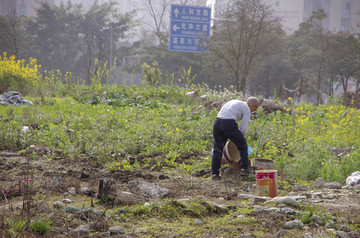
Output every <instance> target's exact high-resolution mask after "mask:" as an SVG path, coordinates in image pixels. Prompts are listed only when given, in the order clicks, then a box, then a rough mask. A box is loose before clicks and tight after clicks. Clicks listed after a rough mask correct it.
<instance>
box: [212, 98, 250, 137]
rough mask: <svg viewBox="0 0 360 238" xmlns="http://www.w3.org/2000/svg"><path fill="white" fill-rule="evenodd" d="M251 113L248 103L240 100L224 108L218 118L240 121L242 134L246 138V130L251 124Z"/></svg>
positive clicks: (229, 102) (229, 103) (227, 104)
mask: <svg viewBox="0 0 360 238" xmlns="http://www.w3.org/2000/svg"><path fill="white" fill-rule="evenodd" d="M250 116H251V111H250V108H249V106H248V105H247V103H246V102H243V101H240V100H231V101H228V102H227V103H225V104H224V106H222V108H221V109H220V111H219V113H218V115H217V117H218V118H221V119H233V120H235V121H240V120H241V124H240V127H239V130H240V132H241V133H242V134H243V135H244V136H245V133H246V128H247V125H248V123H249V120H250Z"/></svg>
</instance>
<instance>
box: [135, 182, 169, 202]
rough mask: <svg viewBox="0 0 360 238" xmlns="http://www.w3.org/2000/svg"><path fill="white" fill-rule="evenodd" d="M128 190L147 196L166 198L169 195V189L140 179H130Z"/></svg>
mask: <svg viewBox="0 0 360 238" xmlns="http://www.w3.org/2000/svg"><path fill="white" fill-rule="evenodd" d="M128 187H129V190H130V191H131V192H132V193H135V194H137V195H141V196H144V197H147V198H166V197H169V196H170V190H169V189H167V188H163V187H160V186H158V185H154V184H151V183H148V182H145V181H141V180H130V181H129V183H128Z"/></svg>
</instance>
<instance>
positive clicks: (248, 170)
mask: <svg viewBox="0 0 360 238" xmlns="http://www.w3.org/2000/svg"><path fill="white" fill-rule="evenodd" d="M250 173H251V171H250V169H241V170H240V175H241V176H248V175H249V174H250Z"/></svg>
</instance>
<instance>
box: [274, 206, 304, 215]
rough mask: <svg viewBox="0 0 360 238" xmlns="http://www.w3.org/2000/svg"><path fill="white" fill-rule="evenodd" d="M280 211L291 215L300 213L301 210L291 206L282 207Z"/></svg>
mask: <svg viewBox="0 0 360 238" xmlns="http://www.w3.org/2000/svg"><path fill="white" fill-rule="evenodd" d="M279 212H281V213H284V214H289V215H300V212H298V211H295V210H294V209H292V208H289V207H283V208H280V211H279Z"/></svg>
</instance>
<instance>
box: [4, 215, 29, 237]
mask: <svg viewBox="0 0 360 238" xmlns="http://www.w3.org/2000/svg"><path fill="white" fill-rule="evenodd" d="M26 223H27V220H26V219H25V218H22V217H19V218H16V217H14V218H7V219H6V224H7V226H8V227H9V228H8V229H7V232H8V233H9V234H13V235H15V236H18V235H20V234H21V233H22V232H23V231H24V230H25V228H26Z"/></svg>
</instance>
